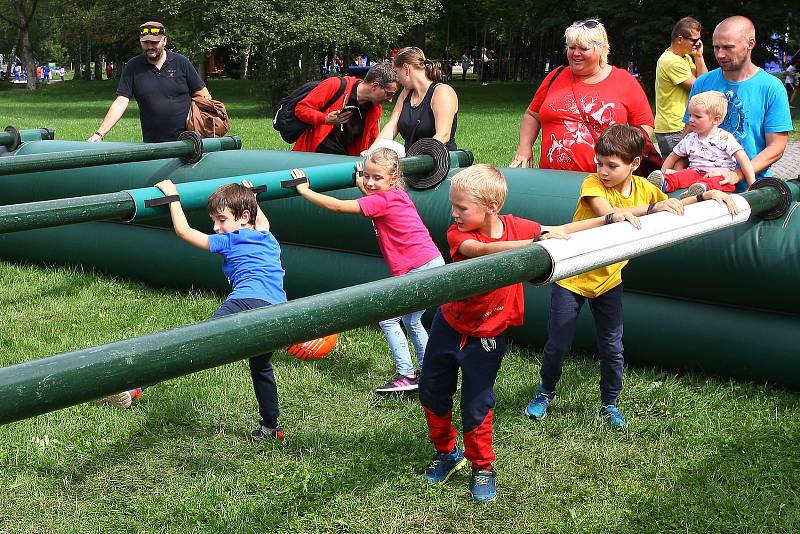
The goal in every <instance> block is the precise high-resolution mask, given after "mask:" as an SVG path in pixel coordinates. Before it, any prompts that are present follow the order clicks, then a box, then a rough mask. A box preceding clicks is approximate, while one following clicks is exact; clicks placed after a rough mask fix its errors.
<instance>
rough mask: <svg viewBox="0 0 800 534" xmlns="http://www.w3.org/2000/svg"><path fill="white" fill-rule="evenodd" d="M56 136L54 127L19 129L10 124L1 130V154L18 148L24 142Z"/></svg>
mask: <svg viewBox="0 0 800 534" xmlns="http://www.w3.org/2000/svg"><path fill="white" fill-rule="evenodd" d="M54 136H55V132H54V131H53V129H52V128H35V129H33V130H17V129H16V128H14V127H13V126H8V127H6V129H5V130H4V131H2V132H0V156H2V155H4V154H7V153H10V152H13V151H15V150H17V149H18V148H19V147H20V145H22V144H23V143H27V142H29V141H45V140H51V139H53V137H54Z"/></svg>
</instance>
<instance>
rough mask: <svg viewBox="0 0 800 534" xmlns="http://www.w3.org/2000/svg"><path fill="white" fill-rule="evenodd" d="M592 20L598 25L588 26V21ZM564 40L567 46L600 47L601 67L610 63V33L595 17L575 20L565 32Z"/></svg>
mask: <svg viewBox="0 0 800 534" xmlns="http://www.w3.org/2000/svg"><path fill="white" fill-rule="evenodd" d="M590 21H591V22H596V23H597V25H596V26H593V27H592V28H587V27H586V23H587V22H590ZM564 41H565V43H566V45H567V48H569V47H570V46H579V47H581V48H596V49H598V50H599V51H600V68H601V69H602V68H603V67H605V66H606V65H608V53H609V52H610V51H611V45H609V44H608V34H607V33H606V28H605V26H603V23H602V22H600V21H598V20H595V19H590V20H588V21H587V20H581V21H577V22H573V23H572V25H571V26H570V27H569V28H567V30H566V31H565V32H564Z"/></svg>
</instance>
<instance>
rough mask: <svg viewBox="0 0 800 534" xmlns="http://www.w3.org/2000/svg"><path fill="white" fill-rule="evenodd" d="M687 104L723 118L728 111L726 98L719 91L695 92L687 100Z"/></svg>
mask: <svg viewBox="0 0 800 534" xmlns="http://www.w3.org/2000/svg"><path fill="white" fill-rule="evenodd" d="M689 105H690V106H697V107H701V108H703V109H704V110H705V111H706V113H708V114H709V115H711V116H712V117H722V118H723V119H724V118H725V115H726V114H727V113H728V98H727V97H726V96H725V95H724V94H722V93H720V92H719V91H705V92H703V93H697V94H696V95H694V96H693V97H692V98H691V100H689Z"/></svg>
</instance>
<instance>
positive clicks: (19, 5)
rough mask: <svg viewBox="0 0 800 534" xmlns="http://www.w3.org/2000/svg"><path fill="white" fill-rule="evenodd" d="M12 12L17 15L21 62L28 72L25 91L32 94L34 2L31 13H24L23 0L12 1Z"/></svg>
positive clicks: (34, 70) (33, 86)
mask: <svg viewBox="0 0 800 534" xmlns="http://www.w3.org/2000/svg"><path fill="white" fill-rule="evenodd" d="M14 11H16V13H17V20H18V24H17V31H18V32H19V36H20V48H21V52H22V61H23V63H24V65H25V68H26V69H27V71H28V86H27V88H26V91H28V92H29V93H33V92H35V91H36V64H35V63H34V62H33V47H31V34H30V23H31V19H32V18H33V14H34V12H35V11H36V1H34V3H33V7H32V8H31V13H30V15H28V14H27V13H25V0H14Z"/></svg>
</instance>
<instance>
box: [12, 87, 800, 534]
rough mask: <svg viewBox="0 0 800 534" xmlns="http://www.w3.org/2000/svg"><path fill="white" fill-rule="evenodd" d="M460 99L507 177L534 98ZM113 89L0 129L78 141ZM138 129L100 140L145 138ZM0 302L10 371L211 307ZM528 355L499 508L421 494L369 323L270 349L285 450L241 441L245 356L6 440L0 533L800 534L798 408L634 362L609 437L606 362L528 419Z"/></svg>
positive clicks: (88, 285)
mask: <svg viewBox="0 0 800 534" xmlns="http://www.w3.org/2000/svg"><path fill="white" fill-rule="evenodd" d="M211 89H212V92H213V93H214V94H215V95H216V96H218V97H220V98H222V99H223V100H225V101H227V102H228V103H229V107H230V109H231V113H232V115H233V118H234V124H235V133H238V134H241V135H242V136H243V138H244V141H245V146H246V147H248V148H268V147H269V148H283V147H284V145H282V144H281V143H279V142H278V141H279V140H278V138H277V135H276V134H275V132H274V131H273V130H272V128H271V126H270V124H269V119H267V118H265V117H263V116H262V115H261V110H260V103H259V99H258V93H257V91H256V90H255V88H254V86H253V85H252V84H248V83H244V82H231V81H224V82H219V83H216V84H215V83H212V85H211ZM457 90H459V92H460V95H461V107H462V112H461V114H460V117H459V118H460V119H461V123H460V125H459V131H460V132H461V134H459V143H460V144H461V145H463V146H465V147H471V148H473V149H474V150H475V152H476V154H477V157H478V161H490V162H493V163H504V162H507V160H508V159H510V157H511V154H513V151H514V148H515V145H516V129H517V127H518V123H519V122H518V121H519V116H520V115H521V112H522V110H523V109H524V107H525V105H526V104H527V103H528V101H529V98H530V91H531V89H530V87H528V86H525V85H522V84H493V85H490V86H489V87H488V88H487V87H480V86H477V85H470V86H469V87H463V86H461V85H457ZM112 96H113V85H109V84H108V83H106V82H96V83H87V82H74V83H65V84H63V85H61V84H56V85H53V86H50V87H47V88H46V91H44V92H43V93H41V94H35V95H24V94H22V93H16V92H13V93H8V92H6V93H2V94H0V116H2V117H3V120H4V121H6V122H8V123H14V124H16V125H18V126H20V127H40V126H50V127H54V128H56V130H57V135H58V137H59V138H61V139H82V138H85V137H88V135H89V134H90V133H91V132H93V131H94V129H95V128H96V125H97V123H98V122H99V118H100V116H101V115H102V114H103V113H104V112H105V109H106V107H107V104H108V102H109V101H110V99H111V98H112ZM129 114H130V118H128V119H125V120H124V121H123V123H122V124H121V125H120V126H118V127H117V128H116V129H115V130H114V133H113V134H112V135H111V136H110V139H112V140H135V139H137V136H138V135H139V131H138V123H137V119H136V116H135V114H131V113H130V112H129ZM0 302H1V303H2V309H3V313H2V314H0V364H2V365H9V364H13V363H18V362H22V361H27V360H30V359H35V358H39V357H42V356H46V355H50V354H54V353H58V352H63V351H68V350H72V349H77V348H83V347H88V346H92V345H96V344H99V343H104V342H109V341H113V340H118V339H123V338H127V337H131V336H136V335H141V334H144V333H147V332H154V331H158V330H161V329H164V328H168V327H171V326H176V325H182V324H186V323H190V322H193V321H198V320H202V319H205V318H207V317H208V316H209V315H210V314H211V313H212V312H213V310H214V309H216V307H217V305H218V304H219V298H218V297H216V296H213V295H209V294H202V293H200V294H185V293H178V292H170V291H157V290H153V289H148V288H146V287H144V286H142V285H139V284H135V283H132V282H126V281H120V280H115V279H111V278H107V277H102V276H98V275H95V274H93V273H91V272H81V271H79V270H69V269H49V268H35V267H29V266H14V265H9V264H2V263H0ZM668 335H677V333H670V334H668ZM654 342H657V340H654ZM754 357H755V356H754ZM538 358H539V355H538V354H536V353H534V352H531V351H528V350H524V349H521V348H518V347H512V348H511V350H510V351H509V352H508V355H507V357H506V359H505V361H504V362H503V370H502V371H501V375H500V378H499V379H498V383H497V388H496V390H497V408H496V419H495V448H496V451H497V456H498V461H497V469H498V472H499V479H498V488H499V492H500V494H499V497H498V500H497V501H496V502H495V503H493V504H489V505H485V506H476V505H475V504H473V503H472V502H471V500H470V498H469V494H468V489H467V480H468V479H467V476H466V472H462V473H460V474H459V475H457V476H455V477H454V478H453V479H452V480H451V481H449V482H448V483H447V484H445V485H442V486H427V485H425V484H424V483H423V482H422V481H421V478H420V476H419V474H420V473H421V471H422V469H423V468H424V467H425V466H426V465H427V463H428V461H429V459H430V454H431V447H430V445H429V443H428V441H427V437H426V427H425V422H424V419H423V417H422V414H421V411H420V408H419V405H418V403H417V402H416V400H415V399H413V398H400V399H385V398H379V397H376V396H374V395H373V394H371V393H370V389H371V388H373V387H374V386H376V385H378V384H379V383H382V382H383V381H384V380H385V379H386V378H387V377H388V376H389V375H390V374H391V373H392V368H393V366H392V362H391V356H390V354H389V349H388V347H387V345H386V343H385V341H384V340H383V337H382V335H381V334H380V332H379V331H377V330H376V329H371V328H364V329H358V330H354V331H350V332H346V333H344V334H343V335H342V337H341V339H340V343H339V345H338V346H337V348H336V349H335V351H334V352H333V353H332V354H331V355H330V356H329V357H328V358H327V359H325V360H322V361H318V362H301V361H298V360H295V359H293V358H292V357H290V356H289V355H288V354H286V353H285V352H282V351H281V352H278V353H276V355H275V364H276V374H277V378H278V385H279V389H280V394H281V407H282V411H283V415H282V418H281V419H282V423H283V425H284V426H285V428H286V431H287V437H288V439H289V443H288V445H287V446H285V447H279V446H276V445H273V444H261V445H257V446H253V445H251V444H250V443H248V442H247V440H246V435H247V433H248V432H249V430H251V429H252V428H253V427H254V425H255V423H256V421H255V419H256V413H255V401H254V398H253V395H252V390H251V385H250V381H249V375H248V373H247V370H246V365H245V364H244V363H242V362H240V363H237V364H232V365H226V366H223V367H219V368H216V369H212V370H208V371H203V372H200V373H196V374H193V375H190V376H186V377H183V378H180V379H175V380H170V381H167V382H164V383H162V384H159V385H158V386H157V387H153V388H151V389H148V390H147V391H146V392H145V395H144V396H143V398H142V399H141V400H140V401H139V402H137V403H135V405H134V407H133V408H132V409H131V410H129V411H127V412H122V411H117V410H113V409H110V408H108V407H102V406H97V405H94V404H83V405H79V406H75V407H72V408H69V409H65V410H60V411H58V412H54V413H51V414H47V415H43V416H39V417H36V418H34V419H30V420H26V421H20V422H17V423H12V424H8V425H5V426H1V427H0V485H1V486H2V488H3V489H2V491H0V532H14V533H17V532H19V533H23V532H24V533H28V532H59V533H60V532H103V533H106V532H195V531H201V532H230V533H233V532H236V533H238V532H267V531H281V532H354V533H355V532H358V533H361V532H398V533H399V532H415V531H426V532H454V533H455V532H458V533H462V532H576V533H577V532H581V533H583V532H631V533H639V532H703V533H705V532H796V531H798V529H800V455H798V453H797V444H798V443H800V396H798V395H797V394H796V393H793V392H786V391H780V390H777V389H773V388H770V387H766V386H757V385H748V384H741V383H731V382H724V381H719V380H715V379H711V378H705V377H701V376H698V375H682V376H676V375H674V374H669V373H665V372H662V371H658V370H653V369H642V368H634V369H628V370H626V385H625V389H624V391H623V396H622V398H621V407H622V409H623V411H624V413H625V415H626V416H627V417H628V420H629V423H630V428H629V430H628V431H627V432H624V433H616V432H612V431H609V430H607V429H605V428H603V427H602V426H601V425H599V423H598V422H597V420H596V419H595V412H596V409H597V404H598V399H597V397H598V393H597V382H598V379H599V373H598V369H597V364H596V363H595V362H594V361H592V360H591V359H589V358H585V357H576V358H574V359H571V360H569V362H568V363H567V365H566V368H565V371H564V378H563V380H562V384H561V386H560V391H559V393H560V403H559V404H558V405H557V406H556V407H555V408H554V409H553V410H552V412H551V413H550V415H549V416H548V418H547V419H546V420H545V421H543V422H542V423H540V424H534V423H532V422H531V421H529V420H527V419H526V418H525V417H524V415H523V413H522V410H523V408H524V406H525V404H526V403H527V402H528V400H529V398H530V396H531V395H532V393H533V388H534V387H535V384H536V381H537V375H538ZM0 402H1V400H0Z"/></svg>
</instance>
